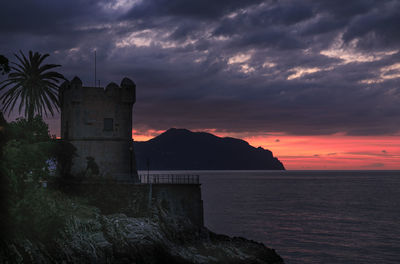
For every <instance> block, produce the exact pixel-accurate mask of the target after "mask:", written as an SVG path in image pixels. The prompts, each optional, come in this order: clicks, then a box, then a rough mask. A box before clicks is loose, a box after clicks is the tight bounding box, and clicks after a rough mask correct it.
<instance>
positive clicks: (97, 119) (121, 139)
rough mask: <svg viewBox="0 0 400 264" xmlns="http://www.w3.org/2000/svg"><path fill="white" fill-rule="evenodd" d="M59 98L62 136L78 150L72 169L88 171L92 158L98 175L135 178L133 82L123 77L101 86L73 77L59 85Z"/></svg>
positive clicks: (134, 92) (135, 179)
mask: <svg viewBox="0 0 400 264" xmlns="http://www.w3.org/2000/svg"><path fill="white" fill-rule="evenodd" d="M59 97H60V98H59V100H60V105H61V138H63V139H66V140H68V141H69V142H71V143H72V144H73V145H74V146H75V147H76V149H77V156H76V157H75V158H74V160H73V165H72V168H71V172H72V173H73V174H75V175H76V174H79V173H82V172H85V171H87V168H88V161H89V162H93V160H94V162H95V163H96V164H97V166H98V167H99V174H100V175H101V176H110V177H113V178H115V179H117V180H129V181H132V180H133V181H135V182H136V181H138V174H137V169H136V162H135V152H134V149H133V141H132V108H133V104H134V103H135V101H136V85H135V83H134V82H133V81H131V80H130V79H128V78H124V79H123V80H122V81H121V84H120V85H117V84H116V83H110V84H108V85H107V87H106V88H105V89H104V88H102V87H87V86H83V85H82V81H81V80H80V79H79V78H78V77H75V78H74V79H73V80H72V81H65V82H64V83H63V84H62V85H61V87H60V92H59Z"/></svg>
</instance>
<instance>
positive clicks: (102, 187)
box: [61, 181, 204, 227]
mask: <svg viewBox="0 0 400 264" xmlns="http://www.w3.org/2000/svg"><path fill="white" fill-rule="evenodd" d="M61 185H62V188H63V189H64V190H65V191H67V192H70V193H73V194H76V195H79V196H82V197H84V198H86V199H88V200H89V202H90V203H91V204H93V205H94V206H96V207H99V208H100V210H101V211H102V213H103V214H114V213H124V214H126V215H128V216H133V217H147V216H149V215H151V214H152V212H153V211H154V210H153V209H155V208H157V207H160V206H161V207H162V209H163V210H166V211H167V212H169V213H170V214H171V215H175V216H181V217H184V218H187V219H189V220H190V221H191V222H192V223H193V224H195V225H197V226H199V227H202V226H203V225H204V220H203V200H202V198H201V187H200V186H201V185H200V184H121V183H115V182H112V181H110V182H106V181H98V182H90V183H89V182H86V183H85V182H74V183H72V182H63V183H62V184H61Z"/></svg>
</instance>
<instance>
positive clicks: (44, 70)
mask: <svg viewBox="0 0 400 264" xmlns="http://www.w3.org/2000/svg"><path fill="white" fill-rule="evenodd" d="M19 53H20V54H19V55H18V54H14V55H15V57H16V58H17V60H18V63H12V65H11V67H10V68H11V72H10V74H9V75H8V79H7V80H5V81H2V82H1V83H0V85H2V86H1V87H0V91H3V90H5V89H6V88H9V89H8V90H7V91H6V92H5V93H4V94H3V95H2V96H1V97H0V101H1V102H2V104H3V111H4V112H6V111H8V112H9V113H8V114H10V112H11V111H12V110H13V109H14V106H15V105H16V103H17V102H18V99H19V100H20V102H19V107H18V112H19V113H21V110H22V108H24V115H25V117H27V118H28V122H31V121H32V120H33V117H34V115H35V113H36V114H39V115H40V116H42V114H43V112H44V113H45V114H46V116H47V113H48V112H47V110H48V111H49V112H50V113H51V115H54V110H53V108H55V109H56V110H57V111H58V110H59V102H58V83H59V82H60V81H61V80H64V79H65V78H64V76H63V75H62V74H60V73H58V72H55V71H51V70H52V69H54V68H57V67H60V66H61V65H57V64H44V65H43V64H42V63H43V61H44V60H45V59H46V58H47V57H48V56H49V54H44V55H42V54H40V53H39V52H35V53H33V52H32V51H29V57H28V58H27V57H26V56H25V55H24V54H23V53H22V51H20V52H19Z"/></svg>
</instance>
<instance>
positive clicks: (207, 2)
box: [0, 0, 400, 170]
mask: <svg viewBox="0 0 400 264" xmlns="http://www.w3.org/2000/svg"><path fill="white" fill-rule="evenodd" d="M0 15H1V17H2V23H0V34H1V36H2V37H1V38H0V54H4V55H6V56H7V57H8V58H9V59H10V60H11V61H14V57H13V54H14V53H16V52H18V51H19V50H22V51H24V52H27V51H29V50H33V51H39V52H42V53H49V54H50V57H49V58H48V61H47V62H48V63H58V64H61V65H62V67H61V68H59V72H61V73H62V74H64V75H65V76H66V77H67V78H68V79H72V78H73V77H74V76H79V77H80V78H81V79H82V81H83V83H84V85H87V86H92V85H93V84H94V51H95V50H96V54H97V76H98V79H99V80H100V84H101V86H105V85H106V84H108V83H109V82H111V81H114V82H117V83H119V82H120V81H121V80H122V78H123V77H125V76H127V77H129V78H131V79H132V80H134V81H135V83H136V85H137V103H136V105H135V106H134V117H133V121H134V124H133V129H134V130H133V137H134V139H135V140H146V139H149V138H151V137H153V136H156V135H158V134H159V133H162V132H163V131H165V130H167V129H168V128H171V127H177V128H187V129H191V130H194V131H209V132H212V133H214V134H216V135H218V136H232V137H238V138H242V139H244V140H247V141H248V142H249V143H250V144H251V145H253V146H255V147H258V146H262V147H264V148H267V149H270V150H271V151H273V153H274V155H275V156H276V157H278V158H279V159H280V160H281V161H282V162H283V163H284V165H285V167H286V168H287V169H377V170H380V169H400V162H399V161H400V137H399V136H400V122H399V121H400V120H399V114H400V87H399V84H400V30H399V25H400V1H397V0H396V1H393V0H388V1H385V0H381V1H373V0H335V1H311V0H309V1H308V0H303V1H296V0H271V1H268V0H266V1H258V0H231V1H227V0H218V1H211V0H192V1H185V0H145V1H144V0H143V1H142V0H111V1H108V0H107V1H97V0H96V1H93V0H78V1H77V0H58V1H53V0H46V1H44V0H36V1H32V0H20V1H8V2H7V4H3V5H2V8H1V9H0ZM16 116H18V113H12V114H11V116H10V119H12V118H15V117H16ZM47 121H48V122H49V125H50V129H51V133H53V134H59V115H56V116H54V117H49V118H47Z"/></svg>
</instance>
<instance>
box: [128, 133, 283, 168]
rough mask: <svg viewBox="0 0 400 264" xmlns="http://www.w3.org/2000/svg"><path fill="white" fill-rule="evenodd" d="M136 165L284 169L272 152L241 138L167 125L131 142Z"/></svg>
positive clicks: (142, 166)
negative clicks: (156, 133)
mask: <svg viewBox="0 0 400 264" xmlns="http://www.w3.org/2000/svg"><path fill="white" fill-rule="evenodd" d="M134 147H135V153H136V160H137V167H138V169H139V170H146V169H147V165H148V163H147V162H148V161H149V165H150V169H151V170H284V169H285V168H284V166H283V164H282V163H281V162H280V161H279V160H278V159H277V158H275V157H274V156H273V155H272V152H271V151H269V150H266V149H263V148H261V147H259V148H255V147H252V146H250V145H249V143H247V142H246V141H244V140H241V139H236V138H228V137H227V138H221V137H217V136H215V135H212V134H209V133H205V132H191V131H189V130H187V129H176V128H171V129H169V130H167V131H166V132H164V133H163V134H161V135H159V136H157V137H155V138H153V139H151V140H149V141H146V142H135V145H134Z"/></svg>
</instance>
